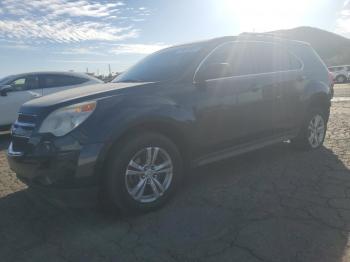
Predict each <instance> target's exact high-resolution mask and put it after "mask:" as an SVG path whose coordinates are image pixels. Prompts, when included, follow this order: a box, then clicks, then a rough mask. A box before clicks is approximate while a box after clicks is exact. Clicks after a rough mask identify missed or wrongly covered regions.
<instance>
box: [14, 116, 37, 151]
mask: <svg viewBox="0 0 350 262" xmlns="http://www.w3.org/2000/svg"><path fill="white" fill-rule="evenodd" d="M35 125H36V116H35V115H29V114H21V113H20V114H18V119H17V121H16V122H15V123H14V124H13V126H12V130H11V134H12V149H13V151H15V152H26V151H28V150H29V147H30V146H29V143H28V141H29V138H30V137H31V136H32V133H33V130H34V128H35Z"/></svg>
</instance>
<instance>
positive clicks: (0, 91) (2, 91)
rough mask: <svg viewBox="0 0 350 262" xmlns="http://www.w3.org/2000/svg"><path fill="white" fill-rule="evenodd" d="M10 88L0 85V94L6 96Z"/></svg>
mask: <svg viewBox="0 0 350 262" xmlns="http://www.w3.org/2000/svg"><path fill="white" fill-rule="evenodd" d="M10 90H11V86H9V85H6V86H1V87H0V96H7V92H9V91H10Z"/></svg>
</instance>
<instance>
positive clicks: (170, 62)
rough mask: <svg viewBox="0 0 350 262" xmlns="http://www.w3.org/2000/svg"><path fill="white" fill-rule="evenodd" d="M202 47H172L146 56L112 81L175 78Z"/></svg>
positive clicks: (146, 80)
mask: <svg viewBox="0 0 350 262" xmlns="http://www.w3.org/2000/svg"><path fill="white" fill-rule="evenodd" d="M201 49H202V47H201V46H198V44H197V45H195V46H194V45H187V46H186V47H184V46H182V47H173V48H169V49H165V50H163V51H159V52H157V53H154V54H152V55H149V56H147V57H146V58H144V59H143V60H141V61H140V62H139V63H137V64H136V65H135V66H133V67H131V68H130V69H129V70H128V71H126V72H125V73H123V74H121V75H120V76H118V77H116V78H115V79H114V80H113V81H112V82H158V81H165V80H171V79H176V78H178V77H180V76H181V75H183V74H184V73H185V72H186V71H187V70H188V69H189V68H190V67H191V66H192V65H193V63H194V62H195V61H197V57H198V54H199V53H200V51H201Z"/></svg>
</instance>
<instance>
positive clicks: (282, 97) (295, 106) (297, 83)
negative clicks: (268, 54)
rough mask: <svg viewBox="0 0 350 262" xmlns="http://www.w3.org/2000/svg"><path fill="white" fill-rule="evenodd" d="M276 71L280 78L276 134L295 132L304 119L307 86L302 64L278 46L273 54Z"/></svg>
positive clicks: (278, 82) (276, 111)
mask: <svg viewBox="0 0 350 262" xmlns="http://www.w3.org/2000/svg"><path fill="white" fill-rule="evenodd" d="M273 61H274V65H273V67H274V70H275V71H276V76H278V78H277V79H278V81H276V82H277V84H278V95H277V103H276V110H275V111H274V112H275V115H276V121H275V128H276V134H287V133H290V132H293V131H295V130H296V129H297V127H298V126H299V122H300V120H301V117H302V112H303V103H302V95H303V94H304V88H305V84H306V76H305V75H304V73H303V70H302V67H303V64H302V62H301V61H300V60H299V59H298V58H297V57H296V56H294V55H293V54H292V53H290V52H289V51H288V50H287V49H286V48H284V47H282V46H279V45H276V47H275V50H274V53H273Z"/></svg>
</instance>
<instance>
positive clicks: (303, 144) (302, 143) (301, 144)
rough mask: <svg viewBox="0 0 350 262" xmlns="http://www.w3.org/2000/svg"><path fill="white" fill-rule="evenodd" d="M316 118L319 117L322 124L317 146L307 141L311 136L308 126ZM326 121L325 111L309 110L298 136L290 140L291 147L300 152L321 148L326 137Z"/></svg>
mask: <svg viewBox="0 0 350 262" xmlns="http://www.w3.org/2000/svg"><path fill="white" fill-rule="evenodd" d="M316 116H320V117H321V118H322V121H323V123H324V132H323V136H322V138H321V139H319V141H318V143H317V145H315V144H312V143H311V142H310V140H309V138H310V135H311V131H310V130H309V125H310V124H311V121H312V120H313V119H315V117H316ZM327 121H328V115H327V112H326V110H322V109H319V108H313V109H311V110H309V112H308V114H307V115H306V117H305V120H304V123H303V125H302V127H301V129H300V131H299V134H298V135H297V136H296V137H295V138H294V139H292V140H291V144H292V146H294V147H295V148H297V149H302V150H313V149H317V148H319V147H321V146H322V145H323V142H324V139H325V136H326V131H327Z"/></svg>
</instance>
